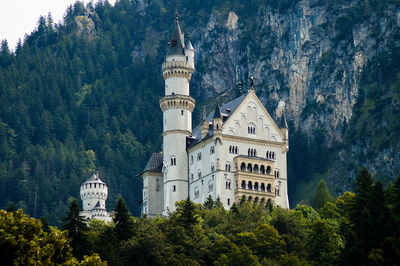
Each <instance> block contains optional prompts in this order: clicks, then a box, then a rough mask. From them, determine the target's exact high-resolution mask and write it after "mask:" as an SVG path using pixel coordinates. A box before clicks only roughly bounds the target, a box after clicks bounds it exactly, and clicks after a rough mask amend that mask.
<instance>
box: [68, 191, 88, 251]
mask: <svg viewBox="0 0 400 266" xmlns="http://www.w3.org/2000/svg"><path fill="white" fill-rule="evenodd" d="M81 211H82V209H81V208H80V207H79V204H78V202H77V200H76V199H74V198H72V199H71V200H70V205H69V210H68V213H67V217H65V218H64V219H63V222H64V224H63V225H62V229H63V230H67V231H68V237H70V238H71V239H72V240H71V247H72V249H73V253H74V255H75V256H76V257H78V258H83V256H84V255H85V254H86V252H87V246H86V243H87V236H86V231H87V229H88V228H87V225H86V222H85V220H84V218H83V217H82V216H81V215H80V212H81Z"/></svg>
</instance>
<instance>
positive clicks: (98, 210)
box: [80, 173, 112, 222]
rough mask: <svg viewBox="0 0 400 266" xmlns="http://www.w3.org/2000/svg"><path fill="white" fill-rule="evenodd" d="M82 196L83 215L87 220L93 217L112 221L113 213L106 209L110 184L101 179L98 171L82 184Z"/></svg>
mask: <svg viewBox="0 0 400 266" xmlns="http://www.w3.org/2000/svg"><path fill="white" fill-rule="evenodd" d="M80 196H81V199H82V209H83V211H82V212H81V216H83V217H85V219H86V221H90V220H92V219H97V220H102V221H105V222H111V221H112V217H111V214H110V213H109V212H107V209H106V200H107V196H108V186H107V184H106V183H104V182H103V181H101V180H100V178H99V176H98V174H97V173H95V174H93V176H91V177H90V178H89V179H88V180H86V181H85V182H84V183H83V184H82V185H81V188H80Z"/></svg>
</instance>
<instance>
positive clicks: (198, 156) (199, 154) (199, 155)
mask: <svg viewBox="0 0 400 266" xmlns="http://www.w3.org/2000/svg"><path fill="white" fill-rule="evenodd" d="M200 160H201V152H199V153H198V154H197V161H200Z"/></svg>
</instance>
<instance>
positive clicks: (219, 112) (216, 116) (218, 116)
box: [213, 101, 222, 119]
mask: <svg viewBox="0 0 400 266" xmlns="http://www.w3.org/2000/svg"><path fill="white" fill-rule="evenodd" d="M215 118H222V116H221V110H220V109H219V101H217V105H216V106H215V111H214V116H213V119H215Z"/></svg>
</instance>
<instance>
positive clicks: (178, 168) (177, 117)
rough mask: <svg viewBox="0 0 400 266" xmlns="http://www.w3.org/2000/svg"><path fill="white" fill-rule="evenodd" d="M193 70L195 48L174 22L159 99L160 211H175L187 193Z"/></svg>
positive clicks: (163, 69)
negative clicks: (187, 151)
mask: <svg viewBox="0 0 400 266" xmlns="http://www.w3.org/2000/svg"><path fill="white" fill-rule="evenodd" d="M193 72H194V49H193V46H192V44H191V42H190V39H188V40H187V42H186V45H185V43H184V35H183V33H182V32H181V28H180V25H179V18H178V14H176V18H175V25H174V30H173V34H172V38H171V41H170V43H169V44H168V52H167V56H166V59H165V62H164V63H163V64H162V74H163V78H164V80H165V96H164V97H163V98H162V99H161V100H160V107H161V110H162V112H163V143H164V144H163V184H164V185H163V186H164V203H163V214H164V215H165V214H167V213H168V211H171V212H172V211H175V202H176V201H179V200H183V199H186V197H187V196H188V174H187V169H188V158H187V153H186V137H188V136H191V135H192V112H193V109H194V107H195V100H194V99H193V98H192V97H190V95H189V82H190V79H191V77H192V73H193Z"/></svg>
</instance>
